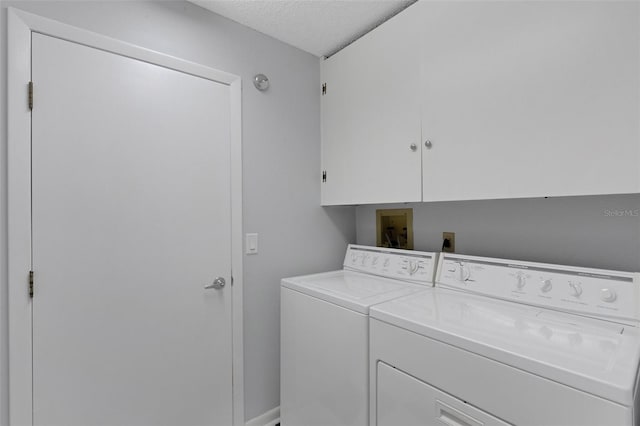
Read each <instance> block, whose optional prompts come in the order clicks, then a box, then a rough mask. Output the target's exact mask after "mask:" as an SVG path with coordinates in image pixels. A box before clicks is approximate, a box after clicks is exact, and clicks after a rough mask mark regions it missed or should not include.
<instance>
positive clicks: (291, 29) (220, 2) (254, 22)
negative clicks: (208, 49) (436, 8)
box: [191, 0, 415, 56]
mask: <svg viewBox="0 0 640 426" xmlns="http://www.w3.org/2000/svg"><path fill="white" fill-rule="evenodd" d="M191 2H192V3H195V4H197V5H199V6H202V7H204V8H206V9H209V10H211V11H213V12H215V13H217V14H219V15H222V16H225V17H227V18H229V19H231V20H233V21H236V22H238V23H240V24H242V25H245V26H247V27H250V28H253V29H254V30H257V31H259V32H261V33H263V34H267V35H269V36H271V37H273V38H276V39H278V40H280V41H283V42H285V43H287V44H290V45H292V46H295V47H297V48H299V49H302V50H304V51H307V52H309V53H311V54H314V55H316V56H330V55H331V54H333V53H335V52H336V51H338V50H339V49H341V48H342V47H344V46H346V45H347V44H349V43H350V42H352V41H353V40H355V39H356V38H358V37H360V36H362V35H363V34H365V33H367V32H368V31H369V30H371V29H372V28H374V27H376V26H377V25H379V24H380V23H382V22H384V21H385V20H387V19H388V18H389V17H390V16H393V15H395V14H396V13H398V12H399V11H400V10H402V9H404V8H405V7H407V6H408V5H410V4H411V3H414V2H415V0H191Z"/></svg>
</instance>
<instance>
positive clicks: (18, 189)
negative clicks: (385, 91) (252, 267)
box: [7, 7, 244, 426]
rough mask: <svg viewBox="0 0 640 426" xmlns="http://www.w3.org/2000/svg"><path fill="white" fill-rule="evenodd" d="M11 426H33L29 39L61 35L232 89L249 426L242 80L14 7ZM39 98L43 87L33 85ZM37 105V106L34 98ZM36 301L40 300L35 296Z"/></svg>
mask: <svg viewBox="0 0 640 426" xmlns="http://www.w3.org/2000/svg"><path fill="white" fill-rule="evenodd" d="M7 24H8V28H7V33H8V46H7V49H8V50H7V59H8V61H7V70H8V73H7V86H8V87H7V132H8V146H7V176H8V184H7V190H8V194H7V195H8V236H7V243H8V259H7V266H8V274H7V275H8V292H9V297H8V311H9V424H11V425H27V424H33V393H32V392H33V375H32V371H33V362H32V354H33V348H32V304H31V299H30V297H29V293H28V285H29V271H30V269H31V238H32V236H31V111H30V109H29V104H28V96H27V94H28V82H29V81H30V80H31V35H32V33H33V32H36V33H40V34H45V35H49V36H52V37H57V38H60V39H63V40H67V41H70V42H75V43H78V44H82V45H85V46H88V47H93V48H97V49H100V50H103V51H106V52H110V53H115V54H118V55H122V56H126V57H129V58H133V59H138V60H141V61H144V62H147V63H151V64H155V65H159V66H162V67H165V68H169V69H173V70H176V71H180V72H184V73H187V74H191V75H194V76H198V77H202V78H205V79H208V80H212V81H216V82H218V83H222V84H225V85H227V86H229V88H230V143H231V147H230V148H231V176H230V177H231V276H232V285H231V286H230V288H231V298H232V301H231V306H232V316H231V318H232V320H231V321H232V366H233V367H232V368H233V371H232V400H233V409H232V415H233V424H234V425H236V426H237V425H244V352H243V333H242V330H243V316H242V312H243V311H242V299H243V298H242V287H243V277H242V272H243V270H242V108H241V102H242V98H241V97H242V80H241V78H240V77H239V76H236V75H233V74H229V73H226V72H223V71H218V70H215V69H213V68H209V67H206V66H204V65H200V64H197V63H194V62H189V61H185V60H182V59H179V58H176V57H173V56H169V55H165V54H162V53H159V52H155V51H152V50H149V49H145V48H142V47H139V46H136V45H133V44H129V43H126V42H123V41H119V40H116V39H113V38H110V37H106V36H103V35H100V34H97V33H94V32H91V31H88V30H84V29H80V28H77V27H73V26H71V25H67V24H63V23H61V22H58V21H54V20H51V19H48V18H44V17H41V16H38V15H34V14H31V13H28V12H24V11H22V10H20V9H16V8H12V7H10V8H8V10H7ZM35 88H36V93H37V82H35ZM36 102H37V101H36ZM36 297H37V295H36Z"/></svg>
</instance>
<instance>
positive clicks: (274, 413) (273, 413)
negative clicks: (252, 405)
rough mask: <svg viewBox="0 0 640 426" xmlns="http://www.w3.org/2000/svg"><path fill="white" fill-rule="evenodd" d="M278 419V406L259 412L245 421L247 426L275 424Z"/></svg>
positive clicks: (273, 425) (271, 425) (269, 425)
mask: <svg viewBox="0 0 640 426" xmlns="http://www.w3.org/2000/svg"><path fill="white" fill-rule="evenodd" d="M279 421H280V407H276V408H274V409H271V410H269V411H267V412H266V413H263V414H260V415H259V416H258V417H254V418H253V419H251V420H249V421H248V422H247V426H275V425H276V424H277V423H279Z"/></svg>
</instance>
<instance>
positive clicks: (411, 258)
mask: <svg viewBox="0 0 640 426" xmlns="http://www.w3.org/2000/svg"><path fill="white" fill-rule="evenodd" d="M435 264H436V254H435V253H430V252H424V251H414V250H400V249H389V248H383V247H370V246H360V245H354V244H350V245H349V247H347V253H346V255H345V257H344V269H348V270H351V271H357V272H363V273H367V274H373V275H378V276H381V277H386V278H393V279H398V280H402V281H410V282H414V283H418V284H424V285H429V286H431V285H433V273H434V267H435Z"/></svg>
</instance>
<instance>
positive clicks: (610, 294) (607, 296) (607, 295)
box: [600, 288, 618, 303]
mask: <svg viewBox="0 0 640 426" xmlns="http://www.w3.org/2000/svg"><path fill="white" fill-rule="evenodd" d="M600 298H601V299H602V301H603V302H607V303H611V302H615V300H616V299H617V298H618V295H617V294H616V292H615V291H614V290H612V289H610V288H603V289H602V290H600Z"/></svg>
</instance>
